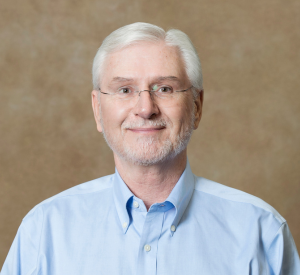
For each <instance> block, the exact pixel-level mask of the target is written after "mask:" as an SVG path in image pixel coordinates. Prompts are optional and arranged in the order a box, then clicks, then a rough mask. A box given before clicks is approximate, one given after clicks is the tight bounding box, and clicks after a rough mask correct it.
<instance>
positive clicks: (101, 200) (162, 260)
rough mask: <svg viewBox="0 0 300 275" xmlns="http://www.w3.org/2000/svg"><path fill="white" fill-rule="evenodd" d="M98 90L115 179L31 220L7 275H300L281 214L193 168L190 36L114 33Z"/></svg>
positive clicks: (197, 98)
mask: <svg viewBox="0 0 300 275" xmlns="http://www.w3.org/2000/svg"><path fill="white" fill-rule="evenodd" d="M93 82H94V90H93V92H92V104H93V110H94V115H95V120H96V124H97V129H98V131H99V132H102V133H103V135H104V137H105V139H106V141H107V143H108V145H109V146H110V147H111V149H112V151H113V154H114V159H115V165H116V173H115V174H114V175H110V176H106V177H103V178H99V179H96V180H94V181H91V182H88V183H84V184H81V185H79V186H76V187H73V188H71V189H69V190H67V191H65V192H62V193H60V194H58V195H56V196H54V197H52V198H50V199H48V200H46V201H44V202H42V203H41V204H39V205H37V206H36V207H35V208H34V209H33V210H31V211H30V212H29V214H28V215H27V216H26V217H25V218H24V220H23V221H22V224H21V226H20V228H19V230H18V233H17V236H16V238H15V240H14V243H13V245H12V247H11V250H10V252H9V254H8V257H7V259H6V262H5V263H4V266H3V269H2V273H1V274H3V275H7V274H27V275H29V274H72V275H73V274H88V275H91V274H137V275H142V274H143V275H144V274H173V275H174V274H206V275H220V274H230V275H232V274H238V275H242V274H284V275H292V274H294V275H296V274H300V263H299V256H298V254H297V250H296V247H295V244H294V241H293V238H292V236H291V234H290V231H289V229H288V226H287V224H286V221H285V220H284V218H282V217H281V216H280V215H279V214H278V213H277V212H276V210H274V209H273V208H272V207H271V206H269V205H268V204H266V203H265V202H263V201H261V200H260V199H258V198H256V197H253V196H251V195H248V194H246V193H243V192H241V191H237V190H235V189H232V188H229V187H225V186H223V185H221V184H218V183H215V182H212V181H209V180H207V179H204V178H199V177H196V176H194V175H193V174H192V172H191V170H190V166H189V164H188V161H187V151H186V147H187V144H188V142H189V139H190V137H191V134H192V131H193V130H194V129H196V128H197V127H198V124H199V122H200V119H201V114H202V104H203V88H202V76H201V67H200V62H199V59H198V57H197V53H196V51H195V49H194V47H193V45H192V44H191V42H190V40H189V38H188V37H187V36H186V35H185V34H184V33H182V32H181V31H178V30H170V31H168V32H165V31H164V30H162V29H161V28H159V27H157V26H154V25H151V24H146V23H135V24H131V25H128V26H125V27H123V28H120V29H118V30H116V31H115V32H113V33H112V34H110V35H109V36H108V37H107V38H106V39H105V40H104V42H103V44H102V45H101V47H100V48H99V50H98V53H97V55H96V57H95V59H94V65H93Z"/></svg>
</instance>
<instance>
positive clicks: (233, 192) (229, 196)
mask: <svg viewBox="0 0 300 275" xmlns="http://www.w3.org/2000/svg"><path fill="white" fill-rule="evenodd" d="M195 178H196V180H195V190H196V191H198V192H202V193H204V194H207V195H210V196H214V197H215V198H217V199H218V200H223V201H226V202H228V203H229V204H231V205H235V207H237V208H238V209H241V208H243V207H251V208H253V209H256V210H260V212H264V213H269V214H271V215H272V216H273V217H274V218H275V219H276V220H277V221H278V222H279V223H280V224H282V223H285V222H286V220H285V219H284V218H283V217H282V216H281V215H280V214H279V213H278V212H277V211H276V210H275V209H274V208H273V207H272V206H271V205H269V204H268V203H266V202H265V201H263V200H262V199H260V198H258V197H256V196H253V195H251V194H248V193H246V192H243V191H241V190H238V189H235V188H232V187H229V186H226V185H223V184H221V183H218V182H215V181H212V180H209V179H206V178H203V177H197V176H195Z"/></svg>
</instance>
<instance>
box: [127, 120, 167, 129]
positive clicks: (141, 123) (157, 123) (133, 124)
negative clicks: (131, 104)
mask: <svg viewBox="0 0 300 275" xmlns="http://www.w3.org/2000/svg"><path fill="white" fill-rule="evenodd" d="M167 125H168V123H167V122H166V121H165V120H164V119H156V120H147V119H142V120H137V121H127V122H126V121H124V123H123V125H122V128H123V129H132V128H141V127H149V126H154V127H166V126H167Z"/></svg>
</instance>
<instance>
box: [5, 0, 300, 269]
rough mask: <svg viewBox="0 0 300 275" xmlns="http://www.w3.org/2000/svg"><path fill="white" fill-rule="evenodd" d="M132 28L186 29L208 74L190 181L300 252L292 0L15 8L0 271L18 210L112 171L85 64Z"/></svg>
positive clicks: (298, 80) (11, 12) (297, 8)
mask: <svg viewBox="0 0 300 275" xmlns="http://www.w3.org/2000/svg"><path fill="white" fill-rule="evenodd" d="M135 21H145V22H149V23H154V24H157V25H159V26H162V27H163V28H172V27H173V28H179V29H181V30H183V31H185V32H186V33H187V34H188V35H189V36H190V37H191V39H192V41H193V42H194V44H195V46H196V48H197V49H198V52H199V55H200V58H201V61H202V66H203V75H204V87H205V102H204V114H203V120H202V122H201V124H200V128H199V129H198V130H197V131H196V132H195V133H194V136H193V138H192V141H191V143H190V145H189V160H190V163H191V166H192V169H193V171H194V173H195V174H197V175H201V176H204V177H207V178H209V179H212V180H215V181H218V182H221V183H223V184H226V185H228V186H231V187H235V188H238V189H241V190H244V191H246V192H249V193H251V194H253V195H256V196H258V197H260V198H262V199H264V200H265V201H266V202H268V203H270V204H271V205H272V206H274V207H275V208H276V209H277V210H278V211H279V213H281V214H282V215H283V216H284V217H285V218H286V219H287V221H288V224H289V226H290V229H291V231H292V234H293V236H294V239H295V241H296V244H297V246H298V249H299V247H300V230H299V227H300V215H299V211H300V199H299V195H300V169H299V163H300V145H299V140H300V124H299V115H300V95H299V86H300V75H299V67H300V51H299V49H300V28H299V26H300V2H299V1H298V0H288V1H284V0H281V1H279V0H263V1H262V0H251V1H249V0H247V1H244V0H228V1H224V0H201V1H195V0H185V1H181V2H176V1H170V0H167V1H166V0H151V1H150V0H148V1H145V0H139V1H121V0H117V1H109V0H102V1H99V0H97V1H96V0H90V1H87V0H81V1H79V0H73V1H71V0H68V1H67V0H61V1H57V0H51V1H50V0H12V1H1V3H0V56H1V59H0V71H1V74H0V169H1V171H0V266H2V264H3V262H4V259H5V257H6V255H7V253H8V250H9V247H10V245H11V243H12V241H13V238H14V236H15V234H16V231H17V228H18V226H19V224H20V223H21V220H22V218H23V217H24V216H25V215H26V213H27V212H28V211H29V210H30V209H31V208H32V207H33V206H35V205H36V204H37V203H39V202H41V201H42V200H44V199H46V198H48V197H50V196H52V195H54V194H56V193H58V192H60V191H62V190H65V189H67V188H70V187H72V186H74V185H77V184H79V183H82V182H85V181H88V180H91V179H94V178H97V177H101V176H103V175H106V174H108V173H113V171H114V163H113V158H112V154H111V152H110V150H109V149H108V147H107V145H106V144H105V142H104V140H103V138H102V136H101V135H100V134H98V132H97V131H96V127H95V124H94V120H93V115H92V109H91V106H90V105H91V104H90V91H91V89H92V84H91V65H92V59H93V57H94V55H95V53H96V50H97V48H98V47H99V46H100V44H101V41H102V39H103V38H104V37H105V36H106V35H108V34H109V33H110V32H111V31H113V30H115V29H116V28H118V27H121V26H123V25H125V24H129V23H132V22H135Z"/></svg>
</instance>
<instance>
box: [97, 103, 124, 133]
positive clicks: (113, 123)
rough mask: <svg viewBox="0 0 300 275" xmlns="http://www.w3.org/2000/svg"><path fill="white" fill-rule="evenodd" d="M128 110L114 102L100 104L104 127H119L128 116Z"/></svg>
mask: <svg viewBox="0 0 300 275" xmlns="http://www.w3.org/2000/svg"><path fill="white" fill-rule="evenodd" d="M128 112H129V111H128V110H127V109H126V108H124V106H118V104H116V103H115V102H110V101H106V102H103V104H101V117H102V121H103V123H104V125H105V126H108V127H110V128H115V127H116V128H117V127H121V125H122V123H123V121H124V120H125V119H126V118H127V116H128Z"/></svg>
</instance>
